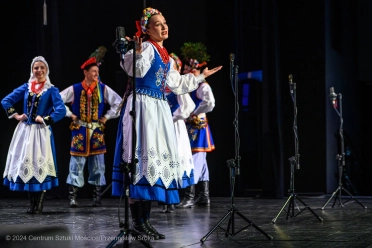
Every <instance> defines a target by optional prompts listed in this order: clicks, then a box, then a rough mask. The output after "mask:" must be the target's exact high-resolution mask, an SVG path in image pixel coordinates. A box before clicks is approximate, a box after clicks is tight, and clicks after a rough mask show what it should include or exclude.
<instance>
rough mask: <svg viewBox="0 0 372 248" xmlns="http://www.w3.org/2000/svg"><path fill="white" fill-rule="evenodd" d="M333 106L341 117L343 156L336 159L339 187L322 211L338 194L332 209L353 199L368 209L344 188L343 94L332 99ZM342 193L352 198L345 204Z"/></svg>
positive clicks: (337, 156)
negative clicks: (337, 203)
mask: <svg viewBox="0 0 372 248" xmlns="http://www.w3.org/2000/svg"><path fill="white" fill-rule="evenodd" d="M332 91H333V90H332ZM337 97H338V99H339V101H338V102H339V103H340V104H339V109H340V111H338V109H337V104H336V103H337V101H336V100H337ZM332 105H333V108H334V109H335V111H336V113H337V114H338V116H339V117H340V130H339V135H340V139H339V140H340V148H341V154H337V155H336V159H337V163H338V187H337V189H336V190H335V191H334V192H333V193H332V195H331V197H330V198H329V199H328V201H327V202H326V203H325V204H324V206H323V207H322V210H324V208H325V207H326V206H327V204H328V203H329V202H330V201H331V199H332V198H333V197H334V196H335V195H336V194H337V193H338V194H337V195H336V197H335V198H334V201H333V205H332V208H333V207H334V206H335V204H336V201H337V200H338V202H339V206H341V207H345V206H344V204H345V203H347V202H348V201H350V200H351V199H353V200H354V201H356V202H357V203H358V204H359V205H360V206H362V208H365V209H366V208H367V207H366V206H364V205H363V204H362V203H360V202H359V201H358V200H357V199H356V198H354V196H353V195H352V194H351V193H350V192H349V191H348V190H347V189H345V188H344V186H343V184H342V174H343V170H344V167H345V150H344V131H343V124H344V120H343V117H342V94H341V93H339V94H338V95H335V99H332ZM342 191H345V193H346V194H348V195H349V196H350V198H349V199H348V200H346V201H345V202H344V203H343V202H342V200H341V198H342Z"/></svg>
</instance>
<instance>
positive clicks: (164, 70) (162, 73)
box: [136, 45, 170, 100]
mask: <svg viewBox="0 0 372 248" xmlns="http://www.w3.org/2000/svg"><path fill="white" fill-rule="evenodd" d="M151 46H152V45H151ZM153 49H154V54H155V57H154V59H153V60H152V61H151V67H150V69H149V70H148V72H147V73H146V75H145V76H144V77H143V78H138V77H136V92H137V93H138V94H144V95H148V96H151V97H154V98H157V99H163V100H166V97H165V95H164V91H165V90H164V89H165V81H166V78H167V74H168V72H169V66H170V62H168V63H167V64H164V62H163V61H162V60H161V58H160V56H159V54H158V53H157V51H156V49H155V48H154V47H153Z"/></svg>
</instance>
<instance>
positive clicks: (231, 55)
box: [230, 53, 235, 82]
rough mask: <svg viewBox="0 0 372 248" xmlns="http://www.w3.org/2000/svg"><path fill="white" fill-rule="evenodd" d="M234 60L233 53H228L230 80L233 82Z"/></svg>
mask: <svg viewBox="0 0 372 248" xmlns="http://www.w3.org/2000/svg"><path fill="white" fill-rule="evenodd" d="M234 59H235V55H234V54H233V53H230V80H231V82H232V81H233V75H234Z"/></svg>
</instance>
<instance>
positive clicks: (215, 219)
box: [0, 195, 372, 248]
mask: <svg viewBox="0 0 372 248" xmlns="http://www.w3.org/2000/svg"><path fill="white" fill-rule="evenodd" d="M292 199H293V201H292ZM329 199H330V196H329V195H324V196H317V197H302V196H298V197H293V198H292V197H287V198H284V199H261V198H249V197H247V198H235V199H234V203H235V208H232V204H231V198H212V199H211V206H210V207H209V208H202V207H195V208H192V209H182V210H179V209H177V210H176V211H175V212H173V213H166V214H165V213H161V212H160V206H159V205H157V204H156V203H154V202H153V205H152V206H153V207H152V208H153V211H152V224H153V226H155V227H156V228H157V229H158V231H160V232H161V233H164V234H165V235H166V239H163V240H155V241H150V245H151V246H152V247H155V248H156V247H161V248H168V247H169V248H177V247H180V248H181V247H188V248H195V247H208V248H218V247H223V248H235V247H316V248H319V247H327V248H328V247H342V248H344V247H372V214H371V210H370V208H368V207H369V206H371V205H372V197H360V198H356V199H357V200H354V199H350V198H343V199H342V202H345V201H347V200H349V201H348V202H346V203H345V204H344V205H343V206H340V205H339V201H338V198H337V201H336V204H335V206H334V208H332V205H333V202H334V201H333V199H334V198H332V200H331V201H330V202H329V203H328V204H326V202H327V200H329ZM357 201H359V202H360V203H361V205H360V204H359V203H358V202H357ZM286 202H287V203H286ZM291 202H292V203H293V205H294V207H295V208H294V210H290V211H289V212H287V210H288V207H289V205H290V203H291ZM27 203H28V202H27V199H1V202H0V223H1V227H0V234H1V236H0V238H1V240H0V247H22V248H26V247H53V248H57V247H64V248H66V247H87V248H93V247H125V246H126V245H124V243H123V239H124V238H126V236H125V235H121V234H122V232H121V231H122V230H123V229H122V228H121V227H120V225H119V223H120V222H122V223H123V222H124V206H123V203H124V202H123V201H120V199H114V198H104V199H103V206H102V207H98V208H94V207H91V206H90V204H91V201H90V199H80V201H79V204H80V207H79V208H75V209H73V208H69V207H68V200H67V199H49V200H48V199H47V200H45V203H44V212H43V214H42V215H29V214H26V210H27ZM325 204H326V205H325ZM324 205H325V208H324V210H322V207H323V206H324ZM362 205H363V206H364V207H366V208H364V207H363V206H362ZM284 206H285V208H284V210H283V211H282V212H281V209H282V207H284ZM306 206H308V208H307V207H306ZM296 207H298V208H299V210H300V211H299V210H298V209H297V208H296ZM229 210H233V211H230V212H229ZM119 213H120V214H119ZM229 213H230V214H229ZM129 215H130V213H129ZM231 216H232V217H233V219H234V227H233V228H232V226H230V227H229V230H228V231H229V233H228V234H227V235H225V234H226V231H225V230H226V229H227V227H228V220H229V219H230V217H231ZM223 217H226V218H225V219H224V221H223V222H221V223H219V222H220V220H222V219H223ZM287 217H288V219H287ZM320 220H322V221H320ZM273 222H274V223H273ZM214 228H215V229H214ZM271 237H272V240H271V239H270V238H271ZM127 238H129V239H131V236H129V237H127ZM203 238H204V240H203V241H204V242H201V239H203ZM7 239H10V240H9V241H8V240H7ZM128 247H145V245H144V244H143V243H141V242H139V241H138V240H136V241H133V240H131V241H129V245H128Z"/></svg>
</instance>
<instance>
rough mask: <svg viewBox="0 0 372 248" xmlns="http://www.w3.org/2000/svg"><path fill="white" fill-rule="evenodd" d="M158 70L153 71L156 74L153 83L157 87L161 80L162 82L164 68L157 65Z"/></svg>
mask: <svg viewBox="0 0 372 248" xmlns="http://www.w3.org/2000/svg"><path fill="white" fill-rule="evenodd" d="M159 67H160V68H159V70H158V71H157V72H156V73H155V75H156V81H155V84H156V86H157V87H159V86H160V85H161V84H162V82H163V78H164V69H163V67H161V66H159Z"/></svg>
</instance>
